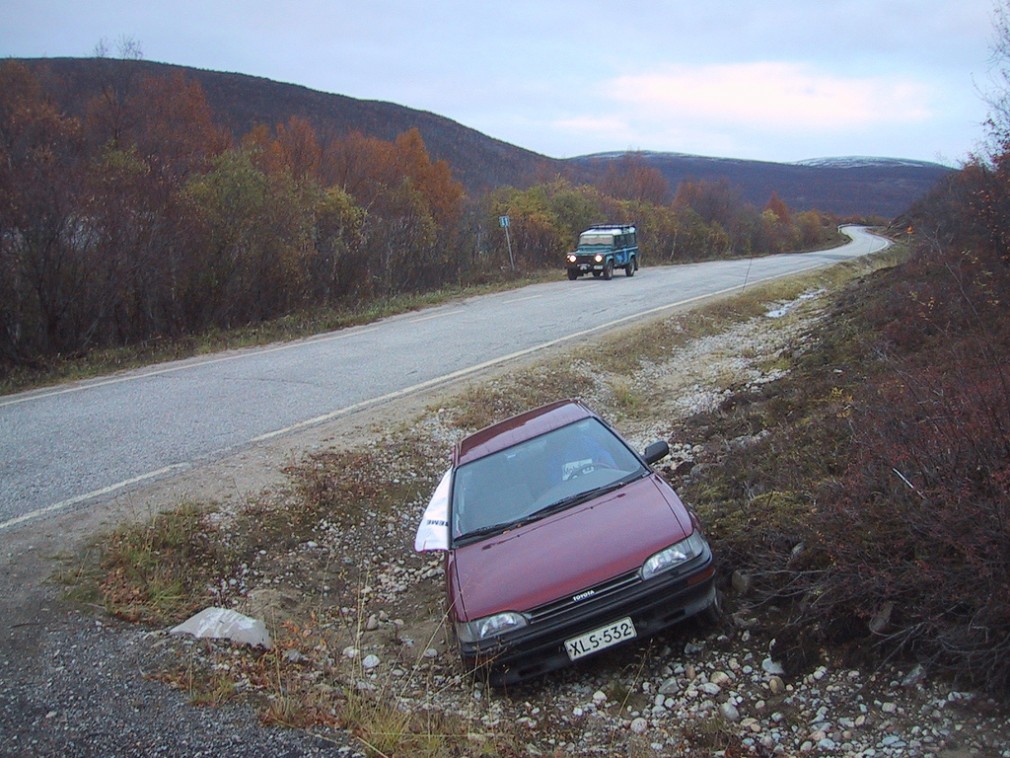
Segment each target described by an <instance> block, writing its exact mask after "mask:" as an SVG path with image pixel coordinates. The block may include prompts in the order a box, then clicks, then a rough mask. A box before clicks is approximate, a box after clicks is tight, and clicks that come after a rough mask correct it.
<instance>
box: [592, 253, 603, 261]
mask: <svg viewBox="0 0 1010 758" xmlns="http://www.w3.org/2000/svg"><path fill="white" fill-rule="evenodd" d="M593 260H594V261H596V262H597V263H603V256H602V255H600V254H599V253H597V254H596V257H594V258H593Z"/></svg>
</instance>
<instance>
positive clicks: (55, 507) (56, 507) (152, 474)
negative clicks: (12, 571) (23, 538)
mask: <svg viewBox="0 0 1010 758" xmlns="http://www.w3.org/2000/svg"><path fill="white" fill-rule="evenodd" d="M184 468H189V464H188V463H175V464H173V465H171V466H165V467H164V468H160V469H158V470H157V471H148V472H147V473H146V474H141V475H140V476H135V477H133V478H132V479H125V480H123V481H122V482H117V483H116V484H110V485H109V486H108V487H102V488H101V489H100V490H94V491H93V492H88V493H85V494H83V495H78V496H77V497H72V498H70V499H69V500H61V501H60V502H58V503H53V504H52V505H47V506H46V507H45V508H39V509H37V510H34V511H32V512H31V513H24V514H22V515H20V516H18V517H16V518H12V519H10V520H9V521H3V522H0V532H2V531H3V530H4V529H6V528H7V527H10V526H15V525H16V524H21V523H23V522H25V521H31V520H32V519H36V518H38V517H39V516H44V515H45V514H47V513H52V512H53V511H60V510H63V509H64V508H69V507H70V506H71V505H77V503H83V502H84V501H85V500H90V499H91V498H93V497H101V496H102V495H110V494H112V493H113V492H115V491H116V490H121V489H123V488H124V487H129V486H130V485H131V484H138V483H140V482H143V481H146V480H148V479H155V478H156V477H159V476H162V475H163V474H168V473H171V472H173V471H178V470H180V469H184Z"/></svg>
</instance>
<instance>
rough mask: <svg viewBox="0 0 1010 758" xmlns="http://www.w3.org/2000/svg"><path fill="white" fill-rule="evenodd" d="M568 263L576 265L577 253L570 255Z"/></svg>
mask: <svg viewBox="0 0 1010 758" xmlns="http://www.w3.org/2000/svg"><path fill="white" fill-rule="evenodd" d="M568 262H569V263H575V253H569V254H568Z"/></svg>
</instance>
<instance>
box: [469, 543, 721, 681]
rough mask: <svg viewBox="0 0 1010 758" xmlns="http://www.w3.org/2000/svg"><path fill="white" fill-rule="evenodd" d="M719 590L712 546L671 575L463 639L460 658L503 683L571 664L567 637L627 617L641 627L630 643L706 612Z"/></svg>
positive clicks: (493, 679) (569, 637) (637, 629)
mask: <svg viewBox="0 0 1010 758" xmlns="http://www.w3.org/2000/svg"><path fill="white" fill-rule="evenodd" d="M715 593H716V589H715V567H714V564H713V560H712V553H711V550H709V549H708V548H707V547H706V550H705V552H704V553H703V554H702V555H700V556H698V557H697V558H696V559H694V560H693V561H691V562H690V564H688V565H686V566H683V567H681V568H680V570H679V571H672V572H670V574H669V575H661V576H657V577H654V578H652V579H650V580H648V581H639V582H638V583H637V584H636V585H635V586H632V587H626V588H625V589H624V590H622V591H621V592H620V593H619V594H616V595H613V596H610V597H606V598H603V599H601V600H599V601H587V602H586V603H585V604H579V605H575V606H573V607H571V608H569V609H568V610H567V611H566V612H565V613H562V614H555V615H552V616H551V617H549V618H546V619H544V620H540V621H538V620H534V621H532V622H531V623H530V625H529V626H527V627H524V628H523V629H519V630H517V631H515V632H512V633H509V634H507V635H503V637H502V638H500V639H497V640H491V641H483V642H478V643H461V644H460V656H461V658H462V660H463V665H464V666H465V667H467V669H468V670H471V669H484V670H485V671H486V673H487V676H488V680H489V682H490V683H491V684H492V685H494V686H496V687H503V686H507V685H510V684H514V683H516V682H519V681H522V680H525V679H529V678H531V677H535V676H539V675H541V674H545V673H547V672H549V671H553V670H555V669H559V668H562V667H564V666H568V665H570V664H571V663H572V661H571V660H570V659H569V657H568V653H567V652H566V650H565V644H564V643H565V640H568V639H571V638H573V637H577V636H578V635H580V634H583V633H585V632H588V631H591V630H593V629H596V628H598V627H601V626H603V625H605V624H608V623H611V622H613V621H616V620H617V619H621V618H624V617H626V616H627V617H630V618H631V620H632V621H633V623H634V625H635V631H636V636H635V637H634V638H633V639H631V640H627V641H625V642H623V643H620V644H622V645H623V644H628V642H634V641H635V640H640V639H643V638H646V637H650V636H652V635H654V634H656V633H657V632H659V631H662V630H663V629H666V628H668V627H670V626H673V625H675V624H677V623H680V622H681V621H683V620H685V619H687V618H689V617H691V616H693V615H695V614H697V613H700V612H701V611H704V610H705V609H706V608H708V607H709V606H710V605H712V603H713V602H715V599H716V595H715ZM605 649H610V648H605ZM588 657H592V656H588ZM580 660H581V659H580Z"/></svg>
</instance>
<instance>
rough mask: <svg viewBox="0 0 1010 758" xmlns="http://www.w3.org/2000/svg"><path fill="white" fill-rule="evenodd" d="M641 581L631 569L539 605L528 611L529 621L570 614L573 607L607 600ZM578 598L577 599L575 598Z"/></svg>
mask: <svg viewBox="0 0 1010 758" xmlns="http://www.w3.org/2000/svg"><path fill="white" fill-rule="evenodd" d="M641 581H642V579H641V577H640V576H639V574H638V571H631V572H628V573H627V574H622V575H621V576H618V577H615V578H613V579H608V580H607V581H605V582H602V583H600V584H598V585H596V586H595V587H588V588H587V589H586V590H584V591H583V592H579V593H578V594H576V595H571V596H568V597H565V598H562V599H561V600H555V601H553V602H550V603H547V604H545V605H541V606H540V607H539V608H534V609H533V610H532V611H530V612H529V614H528V615H529V618H530V622H531V623H533V624H536V623H539V622H544V621H550V620H551V619H554V618H557V617H559V616H561V617H563V616H567V615H570V613H571V611H572V609H573V608H576V607H577V608H579V609H583V608H585V609H588V608H591V607H592V606H594V605H596V604H598V603H602V602H605V601H607V600H608V599H610V598H613V597H614V596H615V595H620V594H622V593H625V592H627V591H628V590H629V589H631V588H632V587H634V586H635V585H637V584H640V583H641ZM576 598H578V599H576Z"/></svg>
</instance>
